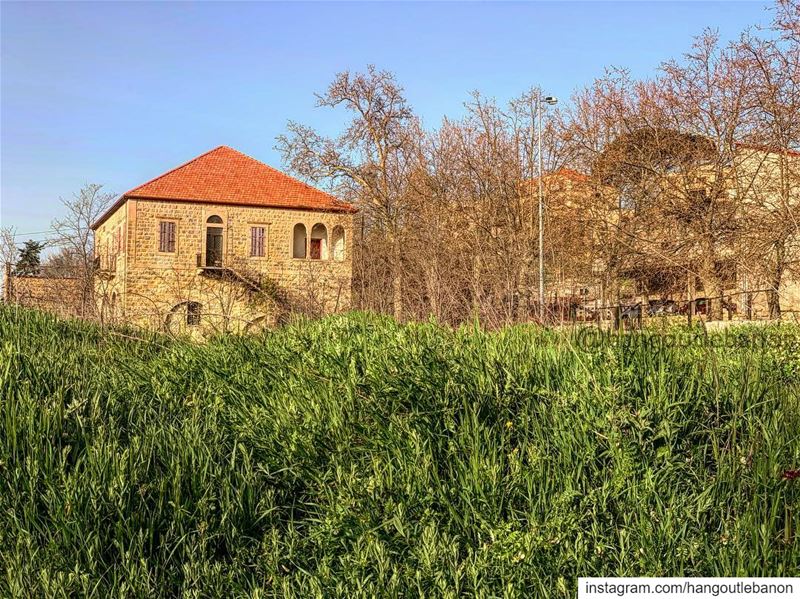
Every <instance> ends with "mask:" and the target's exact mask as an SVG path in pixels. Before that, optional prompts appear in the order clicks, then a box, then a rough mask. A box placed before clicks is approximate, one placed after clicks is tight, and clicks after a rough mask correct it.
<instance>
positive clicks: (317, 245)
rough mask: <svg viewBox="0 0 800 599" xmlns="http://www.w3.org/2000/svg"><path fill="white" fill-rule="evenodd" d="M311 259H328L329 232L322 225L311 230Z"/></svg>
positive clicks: (318, 224) (319, 224) (317, 225)
mask: <svg viewBox="0 0 800 599" xmlns="http://www.w3.org/2000/svg"><path fill="white" fill-rule="evenodd" d="M310 257H311V259H312V260H327V259H328V230H327V229H326V228H325V225H323V224H322V223H317V224H316V225H314V226H313V227H312V229H311V245H310Z"/></svg>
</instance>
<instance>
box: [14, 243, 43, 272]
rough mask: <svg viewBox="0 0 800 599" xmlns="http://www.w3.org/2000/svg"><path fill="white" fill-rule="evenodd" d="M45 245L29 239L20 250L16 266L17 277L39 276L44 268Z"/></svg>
mask: <svg viewBox="0 0 800 599" xmlns="http://www.w3.org/2000/svg"><path fill="white" fill-rule="evenodd" d="M42 249H44V243H42V242H40V241H34V240H33V239H29V240H28V241H26V242H25V244H24V245H23V246H22V247H21V248H20V250H19V259H18V260H17V263H16V265H15V266H14V274H15V275H18V276H19V275H23V276H24V275H28V276H30V275H38V274H39V271H40V270H41V266H42V256H41V254H42Z"/></svg>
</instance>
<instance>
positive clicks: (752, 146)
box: [736, 142, 800, 156]
mask: <svg viewBox="0 0 800 599" xmlns="http://www.w3.org/2000/svg"><path fill="white" fill-rule="evenodd" d="M736 147H737V148H745V149H746V150H755V151H756V152H764V153H765V154H785V155H786V156H800V152H798V151H797V150H789V149H783V148H771V147H769V146H759V145H756V144H747V143H738V142H737V143H736Z"/></svg>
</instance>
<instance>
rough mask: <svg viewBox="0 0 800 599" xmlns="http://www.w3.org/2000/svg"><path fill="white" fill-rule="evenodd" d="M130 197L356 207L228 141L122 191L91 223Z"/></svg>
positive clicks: (337, 209) (306, 207)
mask: <svg viewBox="0 0 800 599" xmlns="http://www.w3.org/2000/svg"><path fill="white" fill-rule="evenodd" d="M129 199H143V200H171V201H177V202H197V203H204V204H229V205H236V206H257V207H264V208H294V209H299V210H318V211H323V212H356V209H355V207H354V206H353V205H352V204H348V203H347V202H342V201H340V200H338V199H336V198H335V197H333V196H332V195H330V194H328V193H325V192H324V191H320V190H319V189H316V188H314V187H311V186H310V185H307V184H306V183H303V182H302V181H299V180H297V179H295V178H294V177H290V176H289V175H287V174H285V173H282V172H281V171H279V170H277V169H274V168H272V167H271V166H268V165H266V164H264V163H263V162H259V161H258V160H256V159H255V158H251V157H250V156H247V155H246V154H242V153H241V152H239V151H237V150H234V149H233V148H229V147H228V146H219V147H217V148H214V149H213V150H210V151H208V152H206V153H205V154H201V155H200V156H198V157H197V158H193V159H192V160H190V161H189V162H186V163H185V164H182V165H181V166H178V167H176V168H174V169H172V170H170V171H167V172H166V173H164V174H163V175H159V176H158V177H156V178H155V179H151V180H150V181H148V182H147V183H143V184H142V185H139V186H138V187H134V188H133V189H131V190H130V191H127V192H125V193H124V194H122V196H120V198H119V199H118V200H117V201H116V202H115V203H114V205H113V206H111V208H109V209H108V210H107V211H106V212H105V213H104V214H103V215H102V216H101V217H100V218H98V219H97V221H95V222H94V223H93V224H92V228H93V229H96V228H97V227H99V226H100V225H101V224H103V222H104V221H105V220H106V219H107V218H108V217H109V216H111V214H112V213H113V212H114V211H115V210H116V209H117V208H119V206H121V205H122V204H123V203H124V202H125V201H126V200H129Z"/></svg>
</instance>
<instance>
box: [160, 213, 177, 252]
mask: <svg viewBox="0 0 800 599" xmlns="http://www.w3.org/2000/svg"><path fill="white" fill-rule="evenodd" d="M158 251H159V252H174V251H175V223H171V222H168V221H161V222H160V223H159V231H158Z"/></svg>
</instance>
